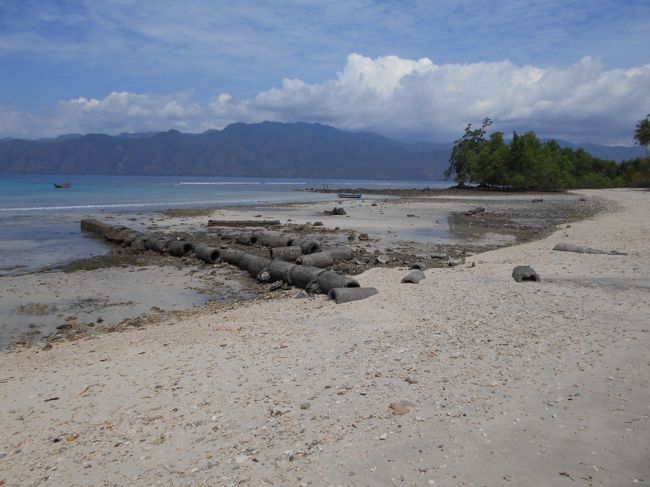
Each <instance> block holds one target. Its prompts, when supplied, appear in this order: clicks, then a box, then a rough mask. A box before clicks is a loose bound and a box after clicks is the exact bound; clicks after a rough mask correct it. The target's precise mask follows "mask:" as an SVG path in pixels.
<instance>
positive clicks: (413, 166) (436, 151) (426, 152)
mask: <svg viewBox="0 0 650 487" xmlns="http://www.w3.org/2000/svg"><path fill="white" fill-rule="evenodd" d="M448 159H449V151H448V150H445V149H444V148H443V149H441V148H439V147H436V146H435V145H434V144H432V145H430V146H426V145H424V146H422V145H421V144H404V143H401V142H396V141H393V140H390V139H388V138H386V137H382V136H380V135H376V134H372V133H352V132H345V131H342V130H337V129H335V128H333V127H329V126H326V125H321V124H307V123H291V124H283V123H276V122H264V123H259V124H250V125H249V124H243V123H235V124H232V125H229V126H228V127H226V128H224V129H223V130H208V131H207V132H204V133H202V134H183V133H181V132H178V131H176V130H170V131H168V132H159V133H154V134H120V135H118V136H109V135H102V134H88V135H83V136H79V135H76V134H73V135H66V136H62V137H58V138H56V139H41V140H37V141H32V140H19V139H10V140H4V141H2V142H0V173H46V174H47V173H49V174H130V175H187V176H189V175H193V176H260V177H263V176H266V177H328V178H386V179H405V178H416V179H439V178H440V177H441V175H442V173H443V171H444V169H445V168H446V167H447V164H448Z"/></svg>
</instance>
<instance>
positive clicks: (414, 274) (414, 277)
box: [402, 269, 426, 284]
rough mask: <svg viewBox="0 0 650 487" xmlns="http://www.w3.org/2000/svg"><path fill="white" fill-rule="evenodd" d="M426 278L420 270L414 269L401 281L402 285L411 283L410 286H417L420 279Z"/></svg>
mask: <svg viewBox="0 0 650 487" xmlns="http://www.w3.org/2000/svg"><path fill="white" fill-rule="evenodd" d="M425 278H426V276H425V275H424V272H422V271H421V270H420V269H415V270H413V271H411V272H409V273H408V274H407V275H406V276H404V278H403V279H402V283H403V284H405V283H411V284H417V283H419V282H420V281H421V280H422V279H425Z"/></svg>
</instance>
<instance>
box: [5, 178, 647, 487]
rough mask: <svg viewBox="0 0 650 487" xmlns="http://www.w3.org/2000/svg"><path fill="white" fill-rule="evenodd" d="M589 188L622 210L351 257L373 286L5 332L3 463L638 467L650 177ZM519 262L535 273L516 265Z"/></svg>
mask: <svg viewBox="0 0 650 487" xmlns="http://www.w3.org/2000/svg"><path fill="white" fill-rule="evenodd" d="M577 194H578V195H583V196H585V197H587V198H597V197H600V198H604V199H606V200H607V201H609V202H610V205H609V208H610V211H609V212H607V213H601V214H599V215H597V216H595V217H593V218H589V219H586V220H584V221H581V222H573V223H571V224H563V225H561V226H560V227H559V228H558V229H557V231H555V232H554V233H552V234H551V235H550V236H548V237H547V238H544V239H541V240H536V241H533V242H529V243H525V244H522V245H517V246H514V247H506V248H501V249H497V250H492V251H489V252H485V253H481V254H476V255H468V256H467V258H466V260H465V263H464V264H462V265H458V266H455V267H451V268H434V269H429V270H427V271H426V272H425V274H426V279H425V280H424V281H422V282H421V283H420V284H418V285H406V284H400V283H399V282H400V279H401V277H403V275H404V274H405V273H406V269H404V268H399V267H394V268H372V269H369V270H367V271H365V272H364V273H362V274H360V275H358V276H357V279H358V280H359V281H360V282H361V284H362V285H367V286H375V287H376V288H377V289H378V290H379V295H377V296H373V297H371V298H369V299H366V300H364V301H360V302H355V303H349V304H343V305H335V304H334V303H332V302H331V301H327V300H326V298H325V297H323V296H317V297H314V298H311V299H294V298H293V295H294V294H295V293H290V292H286V294H285V296H284V297H282V298H280V299H273V300H268V301H257V302H254V303H249V304H247V305H243V306H233V307H231V308H229V309H212V310H210V312H204V313H201V312H199V313H190V314H189V315H187V316H182V315H179V316H176V317H174V318H173V319H171V320H169V321H164V320H163V321H161V323H159V324H155V325H150V326H143V327H140V328H137V329H129V330H127V331H124V332H122V333H110V334H104V335H100V336H98V337H96V338H93V339H83V340H78V341H75V342H60V343H55V344H54V346H53V347H52V348H51V349H47V350H44V349H41V348H40V347H32V348H30V349H23V350H21V351H16V352H10V353H3V354H2V355H0V370H1V371H2V375H1V376H0V411H1V412H2V414H0V428H1V429H2V431H4V432H5V435H4V438H5V440H4V441H3V444H2V451H1V452H0V455H1V456H0V462H1V463H0V464H1V465H2V468H1V469H0V471H2V474H1V475H2V477H1V478H2V479H4V480H5V481H6V482H7V485H115V484H118V485H124V484H129V485H263V484H269V485H424V486H428V485H438V486H441V485H489V486H493V485H564V484H566V485H603V486H605V485H607V486H609V485H617V486H618V485H621V486H623V485H637V484H641V485H644V484H645V483H647V482H648V481H649V479H650V469H649V468H648V462H647V459H648V458H650V431H649V430H650V427H649V424H648V417H649V414H650V409H649V404H650V394H649V393H648V384H649V381H650V362H648V358H647V349H648V346H649V345H650V343H649V339H650V326H649V325H648V323H650V306H649V305H648V299H649V298H648V287H647V283H648V278H649V277H650V257H649V256H648V252H647V248H648V247H647V241H648V235H650V222H648V220H647V213H648V209H649V208H650V193H649V192H646V191H632V190H612V191H582V192H578V193H577ZM472 204H473V203H472ZM376 208H377V207H370V208H369V210H368V211H370V210H371V209H376ZM307 211H311V210H307ZM224 216H225V215H224ZM241 216H242V215H240V214H236V215H235V214H233V215H232V217H233V218H239V217H241ZM307 216H309V218H310V219H311V218H312V217H313V215H312V214H311V213H310V215H305V218H306V217H307ZM291 218H292V219H294V217H293V216H292V217H291ZM362 218H363V217H362ZM558 242H569V243H575V244H580V245H588V246H590V247H596V248H601V249H606V250H618V251H621V252H625V253H627V255H589V254H575V253H567V252H556V251H552V250H551V249H552V247H553V246H554V245H555V244H556V243H558ZM524 264H526V265H531V266H533V267H534V268H535V270H537V271H538V272H539V273H540V275H541V277H542V281H541V282H540V283H516V282H515V281H514V280H513V279H512V278H511V276H510V274H511V272H512V269H513V267H514V266H515V265H524ZM171 325H173V326H171Z"/></svg>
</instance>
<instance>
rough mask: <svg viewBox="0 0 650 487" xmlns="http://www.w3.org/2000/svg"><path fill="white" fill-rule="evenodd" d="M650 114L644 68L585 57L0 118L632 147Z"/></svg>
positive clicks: (134, 97)
mask: <svg viewBox="0 0 650 487" xmlns="http://www.w3.org/2000/svg"><path fill="white" fill-rule="evenodd" d="M648 111H650V65H645V66H638V67H634V68H630V69H614V70H606V69H604V68H603V66H602V64H601V63H600V62H598V61H597V60H594V59H591V58H588V57H586V58H583V59H582V60H580V61H579V62H578V63H576V64H574V65H572V66H569V67H567V68H563V69H562V68H553V67H550V68H548V67H537V66H530V65H526V66H518V65H515V64H513V63H511V62H509V61H502V62H479V63H471V64H442V65H436V64H434V63H433V62H432V61H431V60H429V59H427V58H423V59H420V60H410V59H403V58H400V57H397V56H385V57H379V58H375V59H372V58H369V57H364V56H362V55H359V54H351V55H350V56H349V57H348V59H347V63H346V65H345V66H344V68H343V69H342V70H341V71H340V72H339V73H338V74H337V75H336V76H335V77H334V78H332V79H329V80H326V81H324V82H322V83H306V82H304V81H302V80H300V79H284V80H283V81H282V83H281V85H280V86H279V87H276V88H272V89H269V90H266V91H261V92H259V93H258V94H257V95H256V96H254V97H252V98H250V99H238V98H235V97H233V96H231V95H230V94H228V93H221V94H219V95H217V96H215V97H214V98H213V99H212V100H210V101H209V102H207V103H205V104H199V103H198V102H196V101H194V100H193V99H192V98H191V96H190V95H189V94H187V93H181V94H176V95H145V94H134V93H128V92H113V93H110V94H109V95H108V96H106V97H105V98H102V99H94V98H91V99H87V98H83V97H82V98H77V99H73V100H66V101H62V102H60V103H59V104H58V106H57V107H56V109H55V113H54V114H53V115H52V116H50V117H47V118H44V119H40V121H35V120H34V119H33V117H29V116H20V114H16V112H4V113H0V129H2V130H3V131H4V132H5V133H6V134H7V135H24V133H25V132H28V131H33V132H36V133H32V134H31V135H55V134H60V133H66V132H108V133H117V132H122V131H132V132H133V131H151V130H167V129H169V128H176V129H179V130H185V131H194V132H197V131H203V130H206V129H208V128H221V127H223V126H225V125H227V124H228V123H232V122H235V121H243V122H258V121H262V120H278V121H311V122H316V121H317V122H322V123H329V124H332V125H334V126H336V127H339V128H343V129H353V130H374V131H378V132H380V133H384V134H386V135H397V136H400V137H411V138H422V139H430V140H440V141H445V140H452V139H454V138H456V137H457V136H458V135H459V134H460V133H461V132H462V129H463V127H464V125H465V123H467V122H469V121H471V122H478V121H480V120H481V119H482V118H483V117H484V116H490V117H492V118H493V119H494V121H495V128H497V129H499V130H503V131H506V132H509V131H511V130H517V131H520V132H521V131H527V130H530V129H532V130H535V131H536V132H537V133H538V134H539V135H540V136H544V137H560V138H566V139H568V140H572V141H575V142H582V141H591V142H599V143H631V142H632V139H631V133H632V131H633V127H634V124H635V123H636V121H637V120H639V119H640V118H642V117H643V116H645V114H646V113H647V112H648ZM39 125H40V132H39V128H38V126H39Z"/></svg>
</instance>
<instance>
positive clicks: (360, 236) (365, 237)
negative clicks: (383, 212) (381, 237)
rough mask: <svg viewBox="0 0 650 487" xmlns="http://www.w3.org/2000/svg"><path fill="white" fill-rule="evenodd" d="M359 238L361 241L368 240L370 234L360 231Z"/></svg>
mask: <svg viewBox="0 0 650 487" xmlns="http://www.w3.org/2000/svg"><path fill="white" fill-rule="evenodd" d="M358 238H359V240H361V241H366V240H368V234H367V233H360V234H359V237H358Z"/></svg>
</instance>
